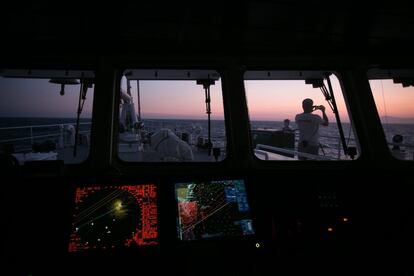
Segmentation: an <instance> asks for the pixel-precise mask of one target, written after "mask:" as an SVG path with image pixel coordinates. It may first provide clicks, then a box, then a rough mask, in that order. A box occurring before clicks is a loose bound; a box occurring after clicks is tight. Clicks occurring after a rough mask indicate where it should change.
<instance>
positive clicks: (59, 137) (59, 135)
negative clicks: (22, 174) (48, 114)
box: [0, 122, 92, 152]
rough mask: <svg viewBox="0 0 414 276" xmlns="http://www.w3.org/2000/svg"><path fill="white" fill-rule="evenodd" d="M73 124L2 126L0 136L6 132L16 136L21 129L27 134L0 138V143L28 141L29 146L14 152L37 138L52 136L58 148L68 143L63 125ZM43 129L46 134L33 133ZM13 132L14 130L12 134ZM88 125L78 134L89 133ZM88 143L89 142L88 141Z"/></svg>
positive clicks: (88, 123) (25, 149) (21, 150)
mask: <svg viewBox="0 0 414 276" xmlns="http://www.w3.org/2000/svg"><path fill="white" fill-rule="evenodd" d="M79 124H80V125H91V124H92V122H83V123H79ZM69 125H75V123H64V124H49V125H31V126H17V127H2V128H0V137H3V136H5V135H4V133H7V134H8V136H16V132H19V131H22V130H25V129H27V130H28V135H27V136H24V137H14V138H8V139H2V140H0V145H1V144H10V143H11V144H13V145H14V144H17V143H19V142H27V143H28V142H30V146H26V147H25V148H20V149H17V148H16V147H15V148H16V149H15V151H16V152H23V151H27V150H29V149H31V147H32V145H33V143H34V142H35V141H36V140H37V141H38V140H42V139H43V140H45V138H54V140H55V142H57V144H58V145H59V148H63V147H64V146H65V145H67V144H68V143H69V141H68V137H67V135H65V131H66V130H65V126H69ZM46 128H48V130H43V133H47V134H37V135H36V134H35V133H36V132H39V129H46ZM50 128H56V130H50ZM13 132H15V133H14V134H13ZM90 132H91V131H90V127H89V129H88V130H80V131H79V134H80V135H87V136H89V135H90ZM88 143H89V142H88Z"/></svg>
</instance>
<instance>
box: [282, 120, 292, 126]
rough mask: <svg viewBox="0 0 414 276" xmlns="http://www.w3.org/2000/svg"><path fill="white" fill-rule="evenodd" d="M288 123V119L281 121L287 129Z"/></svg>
mask: <svg viewBox="0 0 414 276" xmlns="http://www.w3.org/2000/svg"><path fill="white" fill-rule="evenodd" d="M289 123H290V120H289V119H285V120H284V121H283V124H284V125H285V127H288V126H289Z"/></svg>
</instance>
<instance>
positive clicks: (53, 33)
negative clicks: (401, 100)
mask: <svg viewBox="0 0 414 276" xmlns="http://www.w3.org/2000/svg"><path fill="white" fill-rule="evenodd" d="M137 2H138V1H137ZM195 3H197V4H195ZM4 10H5V11H6V15H5V16H4V17H3V20H4V21H5V22H4V24H3V26H5V29H3V30H4V31H3V37H4V38H5V39H3V45H4V46H5V47H6V53H7V51H20V52H31V53H47V52H51V53H58V52H88V53H129V52H137V53H138V52H143V51H146V52H148V51H153V52H166V53H169V52H181V53H197V52H211V53H217V52H223V53H227V54H228V53H238V54H244V53H252V52H263V53H267V52H272V53H279V54H280V55H283V53H305V54H309V53H324V52H327V53H350V52H352V53H361V54H367V53H388V54H395V52H398V53H405V54H411V52H412V49H413V46H414V17H413V13H412V10H411V9H410V8H408V6H407V5H402V4H401V5H399V4H397V3H396V1H388V2H387V3H382V2H381V1H377V2H373V3H372V4H371V5H369V3H368V2H364V1H363V0H360V1H342V2H341V3H338V2H335V1H334V0H331V1H325V0H308V1H288V0H284V1H283V0H274V1H264V0H263V1H259V0H251V1H249V0H244V1H234V2H233V1H227V2H226V1H217V2H215V1H208V2H207V1H205V2H202V3H201V4H200V2H199V1H184V2H180V1H170V2H169V3H162V2H155V1H145V2H144V1H143V3H141V2H140V3H135V4H120V5H119V6H114V4H111V5H108V4H99V6H98V4H94V5H92V4H89V5H83V6H72V5H69V4H66V6H63V7H62V5H57V4H53V5H51V4H50V3H43V4H42V3H40V4H39V3H36V4H25V5H23V4H18V3H17V4H15V5H9V7H7V8H6V9H4ZM3 54H5V52H4V51H3Z"/></svg>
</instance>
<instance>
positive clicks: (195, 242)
mask: <svg viewBox="0 0 414 276" xmlns="http://www.w3.org/2000/svg"><path fill="white" fill-rule="evenodd" d="M334 2H335V1H325V0H309V1H299V0H297V1H296V0H295V1H282V0H275V1H266V0H243V1H236V2H232V1H209V2H206V3H203V4H202V5H200V3H198V2H197V1H170V2H168V3H161V2H157V3H155V2H136V3H125V4H122V3H109V2H108V3H100V4H99V7H98V5H97V4H95V3H83V4H81V5H78V6H76V7H69V6H68V5H62V4H59V3H57V2H56V3H47V2H41V3H26V4H21V3H18V2H12V3H8V4H7V5H4V7H3V8H2V10H3V15H2V26H3V28H2V29H3V31H2V38H3V39H2V50H1V51H0V53H1V54H0V55H1V58H0V64H1V68H0V70H1V71H0V76H1V78H0V102H2V104H0V105H1V107H2V109H3V111H2V110H0V122H2V121H1V120H5V119H4V118H6V117H7V118H9V117H10V115H8V114H7V113H6V111H5V110H9V109H8V108H9V107H10V106H11V108H13V105H14V104H15V103H14V102H10V103H9V102H7V100H8V99H12V96H10V95H13V93H18V92H14V91H17V90H19V89H20V87H19V86H11V85H9V83H12V82H11V81H19V80H29V81H31V80H44V81H45V82H46V83H48V84H49V85H55V86H53V87H54V88H53V89H55V90H54V93H55V94H56V95H59V93H60V95H62V96H61V98H60V99H62V101H65V99H66V98H65V97H67V96H68V95H69V94H70V93H71V92H70V91H72V90H71V89H72V88H73V87H77V88H76V93H77V94H76V95H78V93H79V98H78V96H76V100H75V103H74V104H73V108H72V110H73V116H72V117H73V118H75V119H74V122H75V121H76V116H78V118H79V117H82V116H84V114H85V112H86V111H84V113H82V111H83V110H82V108H83V106H84V105H83V103H84V102H85V99H86V101H87V103H86V105H85V106H87V105H88V104H90V106H93V109H92V108H91V109H90V110H91V113H90V122H88V124H89V125H88V126H89V128H88V129H87V130H86V129H85V128H82V124H84V123H85V121H82V120H83V119H81V120H79V119H78V123H79V122H81V123H80V125H81V127H79V124H78V123H77V124H76V125H75V124H74V125H73V127H67V126H66V125H65V126H64V123H59V124H60V125H61V127H60V128H59V127H58V128H59V129H60V131H67V133H70V134H71V135H72V136H70V137H72V138H73V140H70V139H72V138H70V137H69V138H68V139H69V140H64V141H65V143H66V142H67V143H70V146H68V147H67V148H65V145H63V146H62V148H63V149H64V150H66V151H67V153H69V154H70V155H71V156H72V157H71V159H65V158H64V157H62V158H61V157H60V156H64V154H65V153H60V152H58V149H57V148H59V147H60V146H61V145H59V143H61V142H62V140H57V141H58V142H56V144H54V145H53V146H52V147H51V148H48V150H47V151H49V150H50V152H51V153H49V154H47V153H44V154H43V155H42V153H38V154H32V153H31V152H28V151H26V152H15V150H16V151H17V147H16V146H15V147H14V148H13V150H10V147H6V146H3V144H6V142H5V143H3V142H2V141H10V140H11V138H10V137H9V138H7V137H6V138H4V137H3V136H1V135H2V133H1V131H3V130H4V129H5V128H9V129H10V128H11V129H12V130H13V127H14V126H11V125H7V126H3V125H0V150H2V152H1V163H0V164H1V167H0V171H1V178H2V179H1V183H2V185H1V186H2V197H1V198H2V199H1V200H2V202H3V204H2V206H3V208H5V210H3V211H4V214H5V222H6V223H5V227H6V234H5V236H3V237H4V240H5V241H4V243H5V246H4V247H3V248H4V249H3V251H4V254H3V256H6V264H7V270H5V271H8V272H9V273H11V274H13V275H48V274H52V273H53V274H67V275H82V274H86V273H90V274H91V275H99V274H109V275H139V274H141V273H142V274H143V273H150V274H156V275H157V274H165V273H166V271H168V273H170V274H173V275H278V274H280V275H305V274H309V275H313V274H317V275H349V274H351V273H352V274H355V273H357V274H367V275H373V274H377V273H384V274H385V273H387V274H389V275H412V274H413V273H414V270H413V267H412V263H411V262H412V259H413V257H414V256H413V253H412V245H413V244H414V239H413V233H414V205H413V200H412V198H413V195H414V194H413V189H412V187H411V185H413V183H414V182H413V179H412V172H413V168H414V167H413V164H414V163H413V162H414V161H413V159H414V154H413V151H408V150H407V151H406V152H405V157H404V158H400V157H396V156H395V155H393V152H392V151H391V148H392V146H398V145H397V144H398V143H401V139H402V137H399V136H396V137H397V138H396V139H393V140H392V141H390V140H389V137H388V136H387V135H386V133H385V132H384V131H386V128H385V127H384V125H383V124H384V122H383V117H382V114H380V113H379V110H380V108H382V106H383V105H385V103H383V102H380V104H378V103H377V102H376V98H375V99H374V96H373V90H374V89H373V87H372V85H371V86H370V84H372V83H371V81H375V80H389V81H390V83H391V82H393V83H394V84H395V85H398V87H407V89H412V86H413V85H414V71H413V70H412V69H413V62H414V56H413V52H412V49H413V47H414V16H413V14H412V10H411V9H410V8H408V6H407V5H408V4H406V3H404V2H403V1H401V2H400V1H388V2H386V1H376V2H374V1H372V3H370V2H371V1H368V2H367V3H365V2H364V3H362V2H361V1H359V2H358V1H339V2H335V3H334ZM9 81H10V82H9ZM185 81H186V82H188V83H190V84H191V88H187V86H186V85H187V84H182V83H181V82H185ZM281 81H282V82H283V81H295V82H298V85H302V86H303V87H305V88H306V89H313V90H314V91H316V92H314V94H311V95H312V97H316V96H313V95H318V96H320V94H321V93H320V91H322V93H323V95H324V97H325V99H327V100H326V102H323V103H321V104H323V105H325V106H326V110H327V112H329V114H328V115H329V118H330V124H331V125H332V124H333V125H334V126H335V127H336V128H335V131H336V133H337V135H338V138H337V141H338V142H337V144H338V154H337V151H336V150H335V151H334V153H335V154H334V156H333V157H334V158H331V157H329V158H328V157H320V156H319V157H320V158H310V157H309V156H307V155H306V154H305V155H304V156H305V158H302V159H301V158H300V157H301V156H300V150H299V149H298V139H300V138H298V136H297V135H296V136H295V135H294V134H292V133H291V134H286V133H281V132H280V131H279V132H277V131H276V132H269V129H266V127H261V126H258V125H255V122H253V119H252V116H251V114H253V113H252V112H254V110H256V109H255V108H254V98H253V96H252V93H250V92H251V91H252V88H251V87H254V85H255V84H257V83H260V84H269V83H270V84H272V85H273V83H278V82H281ZM152 82H154V83H155V82H162V84H161V86H162V85H163V86H162V87H163V89H164V90H165V91H170V92H171V91H172V92H174V91H179V89H178V88H180V89H182V90H183V91H184V90H185V89H189V91H190V90H191V89H192V90H191V93H198V97H199V98H197V101H196V102H195V103H193V102H191V103H190V102H188V103H187V102H186V101H183V102H185V103H187V104H184V105H182V106H184V107H185V108H190V107H191V106H192V105H193V104H194V106H195V105H196V104H200V106H201V107H200V108H199V109H201V111H200V112H201V113H200V114H201V115H200V117H197V120H199V121H202V123H199V124H200V126H202V128H201V127H199V128H198V129H197V127H198V125H196V126H197V127H195V126H194V125H195V124H196V123H194V125H192V126H191V127H192V129H191V131H192V132H191V133H190V134H185V133H184V131H181V129H178V128H175V129H174V128H170V129H169V130H168V129H167V127H166V126H168V124H167V125H162V128H161V129H162V130H163V131H164V132H162V131H160V132H159V133H158V134H159V136H158V137H156V136H155V135H154V131H153V130H151V129H150V128H149V126H150V125H151V124H154V122H153V121H150V120H148V118H145V114H146V113H145V112H149V111H148V109H145V108H147V106H151V108H152V106H153V105H152V103H151V104H149V103H148V100H147V99H149V97H150V96H147V95H150V94H151V93H152V92H151V90H148V89H150V88H151V87H152V86H151V85H153V83H152ZM156 84H158V83H156ZM154 85H155V84H154ZM180 85H182V86H180ZM28 87H29V88H34V87H33V86H30V85H29V86H28ZM79 87H80V89H79ZM177 87H178V88H177ZM188 87H190V86H188ZM281 87H283V86H281ZM378 87H380V88H379V89H380V90H379V95H380V96H381V86H378ZM410 87H411V88H410ZM305 88H304V89H305ZM146 89H147V90H148V91H150V92H148V94H145V93H147V90H146ZM65 90H66V92H65ZM73 91H75V90H73ZM217 91H219V92H217ZM405 91H408V93H410V92H412V91H411V90H405ZM19 93H20V92H19ZM154 93H155V92H154ZM174 93H175V92H174ZM177 93H179V92H177ZM210 93H211V98H210ZM217 93H218V94H217ZM310 93H313V92H310ZM285 94H289V93H288V92H286V93H285ZM6 95H7V96H6ZM19 95H23V94H19ZM92 95H93V96H92ZM177 95H178V94H177ZM180 95H181V94H180ZM216 95H219V98H220V101H219V104H217V102H216V101H215V100H216V99H217V97H218V96H216ZM333 95H335V97H334V96H333ZM335 98H336V101H335ZM167 99H169V98H168V97H167V96H165V99H163V97H159V98H157V99H156V100H153V101H155V102H157V101H160V102H161V101H162V100H165V101H167ZM176 99H178V96H177V97H176ZM411 99H413V96H411ZM43 100H44V102H45V103H46V104H45V106H46V107H47V106H48V105H49V107H50V105H51V103H52V98H50V99H49V98H44V99H43ZM18 101H19V102H25V101H26V102H27V101H31V100H27V99H26V98H25V96H21V97H20V98H18ZM48 101H50V102H48ZM88 101H89V102H88ZM34 102H35V100H33V103H34ZM36 102H37V100H36ZM48 103H49V104H48ZM169 103H171V105H175V104H177V105H178V100H177V102H175V100H174V98H172V100H170V102H169ZM179 104H181V103H179ZM279 104H280V108H282V107H283V102H280V103H279ZM315 104H316V103H315ZM401 104H402V103H401ZM410 104H411V105H410V106H411V110H413V109H414V108H413V107H414V101H411V102H410ZM16 106H17V105H16ZM154 106H156V107H157V108H159V110H161V111H162V108H163V107H162V105H161V104H159V105H154ZM180 106H181V105H180ZM219 107H220V108H222V114H223V118H222V119H220V120H222V123H221V125H220V129H219V130H217V129H218V128H215V127H217V125H216V124H217V121H218V120H217V118H216V117H214V116H215V115H216V113H217V112H216V110H217V109H218V108H219ZM300 108H301V106H300V104H299V105H298V109H300ZM338 108H339V111H338ZM401 108H402V106H401ZM87 109H88V107H85V110H87ZM141 109H142V118H141ZM16 110H17V109H16ZM220 110H221V109H220ZM161 111H160V112H161ZM150 112H153V113H155V112H156V110H150ZM157 112H158V111H157ZM318 112H319V113H318V114H321V113H320V111H319V110H318ZM388 112H389V113H391V109H390V108H389V109H388ZM13 114H14V115H15V116H16V117H25V116H26V114H25V111H21V112H20V113H18V114H16V113H13ZM131 114H132V115H131ZM210 115H211V116H210ZM128 116H130V117H128ZM321 116H322V115H321ZM210 117H211V118H210ZM413 117H414V116H413ZM82 118H83V117H82ZM125 118H130V119H125ZM344 118H345V119H344ZM9 119H10V118H9ZM339 119H341V120H342V123H341V120H339ZM388 120H389V121H387V123H390V122H391V120H392V118H391V116H389V118H388ZM280 121H282V120H280ZM291 121H292V123H293V122H294V121H295V120H294V118H293V119H292V120H291ZM169 122H171V121H169ZM407 122H408V121H407ZM197 123H198V121H197ZM280 123H281V122H280ZM85 124H86V123H85ZM210 124H211V125H210ZM411 124H412V125H413V124H414V122H411ZM406 125H409V123H406ZM256 126H258V127H257V128H256ZM264 126H267V125H264ZM278 126H279V125H278ZM280 126H281V124H280ZM147 127H148V129H147ZM32 128H33V127H31V128H30V129H32ZM321 128H322V126H321ZM200 129H203V131H204V132H203V133H204V134H205V137H197V138H195V137H196V134H198V133H199V132H200ZM12 130H10V131H12ZM158 130H159V129H158ZM207 130H208V131H207ZM128 131H129V132H128ZM174 131H175V132H174ZM197 131H198V132H197ZM347 131H348V132H347ZM410 131H411V132H410ZM86 132H87V134H85V135H75V133H76V134H79V133H86ZM137 133H138V134H139V135H137ZM163 133H164V134H165V135H166V136H165V137H164V136H162V135H164V134H163ZM217 133H219V134H217ZM344 133H345V134H344ZM384 133H385V134H384ZM407 133H411V134H409V135H412V136H414V134H413V133H414V132H413V129H412V128H408V132H407ZM16 135H17V134H16ZM48 135H51V134H48ZM16 137H17V136H16ZM16 137H14V138H13V139H14V140H15V141H17V140H18V139H28V138H16ZM30 137H32V138H33V133H32V134H31V136H30ZM62 137H63V136H62ZM171 137H173V138H174V139H175V140H171V141H172V142H171V143H175V144H174V147H175V148H174V149H175V151H176V152H178V153H177V155H176V156H174V157H168V158H164V159H156V158H159V156H158V155H159V154H160V153H159V152H157V151H158V149H159V148H161V145H162V143H163V142H164V141H165V140H166V139H168V138H171ZM176 137H179V138H176ZM350 137H351V138H353V139H354V140H353V141H354V142H352V143H350V142H349V141H350V140H351V139H350ZM398 138H401V139H400V141H399V140H398ZM16 139H17V140H16ZM57 139H58V138H57ZM65 139H66V138H65ZM295 139H296V140H295ZM404 139H406V140H404V143H406V144H407V145H406V146H407V147H409V146H410V142H409V140H407V139H408V138H407V137H404ZM29 140H30V139H29ZM19 141H20V140H19ZM280 141H283V143H284V144H283V145H282V146H280V145H279V144H280ZM31 142H32V145H31V146H32V150H34V148H35V147H34V145H35V144H34V143H33V139H32V140H31ZM273 142H274V143H273ZM1 143H3V144H1ZM266 143H268V144H266ZM272 143H273V144H272ZM335 143H336V142H335ZM412 144H414V142H412ZM286 145H293V147H294V148H290V147H288V146H286ZM295 145H296V146H297V147H295ZM36 146H37V147H38V148H39V147H42V146H47V145H46V144H44V143H43V144H41V143H38V144H36ZM412 146H413V145H411V147H412ZM85 149H87V152H86V154H83V152H84V150H85ZM328 150H329V147H322V146H321V149H320V152H321V151H323V152H324V154H325V152H327V151H328ZM165 151H167V150H165ZM27 154H29V156H34V157H33V159H30V160H29V159H24V160H27V161H26V162H22V161H21V160H22V159H20V158H27ZM60 154H62V155H60ZM76 154H78V155H77V157H76ZM201 155H204V157H202V158H201V159H197V158H198V157H200V156H201ZM36 156H37V157H41V156H45V159H51V160H37V159H36V158H35V157H36ZM337 157H339V158H337ZM146 158H147V159H146ZM203 158H204V159H203ZM304 159H307V160H304ZM333 159H335V160H333ZM402 159H404V160H402ZM68 160H71V161H68ZM52 264H53V265H52ZM56 265H57V266H56Z"/></svg>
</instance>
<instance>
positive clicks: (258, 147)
mask: <svg viewBox="0 0 414 276" xmlns="http://www.w3.org/2000/svg"><path fill="white" fill-rule="evenodd" d="M261 149H264V150H272V151H276V152H280V153H287V154H293V155H297V156H301V157H306V158H309V159H313V160H337V159H335V158H331V157H327V156H323V155H314V154H310V153H305V152H300V151H297V150H290V149H285V148H279V147H274V146H268V145H263V144H257V145H256V150H261Z"/></svg>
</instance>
